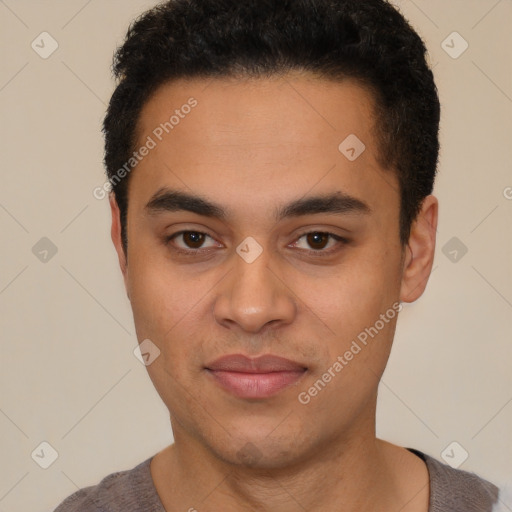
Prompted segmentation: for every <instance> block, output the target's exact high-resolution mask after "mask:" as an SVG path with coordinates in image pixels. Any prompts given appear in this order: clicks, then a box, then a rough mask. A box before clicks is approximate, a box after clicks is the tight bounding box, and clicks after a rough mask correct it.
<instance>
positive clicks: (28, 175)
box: [0, 0, 512, 512]
mask: <svg viewBox="0 0 512 512" xmlns="http://www.w3.org/2000/svg"><path fill="white" fill-rule="evenodd" d="M154 4H155V2H154V1H149V0H147V1H143V0H129V1H128V0H102V1H99V0H89V1H86V0H66V1H55V0H54V1H45V2H39V1H35V0H33V1H25V0H4V1H1V0H0V19H1V26H0V37H1V47H2V66H1V68H0V109H1V116H2V123H1V125H0V126H1V128H0V129H1V133H0V140H1V142H2V151H1V177H2V180H1V182H2V187H1V190H0V229H1V233H2V239H3V244H2V247H3V250H2V259H1V267H0V308H1V328H2V339H1V343H2V346H1V359H0V361H1V367H0V385H1V394H0V433H1V436H0V443H1V453H2V456H1V460H2V467H1V470H0V512H7V511H9V512H21V511H24V512H26V511H28V510H34V511H35V510H39V511H43V512H44V511H51V510H53V508H54V507H55V506H56V505H57V504H58V503H60V501H61V500H62V499H63V498H64V497H66V496H68V495H69V494H71V493H72V492H74V491H75V490H76V489H77V488H78V487H83V486H86V485H92V484H95V483H97V482H98V481H99V480H100V479H101V478H102V477H103V476H105V475H107V474H108V473H111V472H113V471H116V470H121V469H128V468H132V467H133V466H134V465H136V464H138V463H139V462H141V461H142V460H144V459H145V458H147V457H149V456H151V455H153V454H154V453H156V452H157V451H158V450H160V449H161V448H163V447H164V446H165V445H167V444H168V443H170V442H171V440H172V437H171V432H170V427H169V422H168V413H167V410H166V409H165V407H164V405H163V404H162V403H161V401H160V398H159V397H158V395H157V394H156V392H155V391H154V389H153V387H152V384H151V382H150V380H149V378H148V377H147V374H146V370H145V368H144V366H143V365H142V364H141V363H140V362H139V361H138V360H137V359H136V358H135V357H134V355H133V349H134V347H135V346H136V339H135V335H134V327H133V322H132V317H131V311H130V308H129V303H128V301H127V299H126V297H125V294H124V289H123V286H122V280H121V276H120V272H119V270H118V267H117V261H116V257H115V253H114V249H113V247H112V246H111V242H110V238H109V212H108V204H107V201H106V200H97V199H95V198H94V197H93V194H92V191H93V189H94V188H95V187H97V186H101V185H102V184H103V182H104V176H103V168H102V155H103V146H102V144H103V140H102V137H101V134H100V125H101V121H102V118H103V114H104V111H105V104H106V103H107V101H108V99H109V96H110V94H111V92H112V90H113V83H112V81H111V77H110V72H109V71H110V63H111V56H112V52H113V50H114V48H115V46H116V45H117V44H119V43H120V42H121V40H122V37H123V35H124V32H125V30H126V28H127V24H128V22H129V20H131V19H132V18H133V17H134V16H135V15H137V14H139V13H140V12H141V11H143V10H144V9H146V8H148V7H150V6H152V5H154ZM397 5H399V6H400V7H401V8H402V10H403V12H404V13H405V14H406V16H407V17H408V18H409V19H410V21H411V22H412V24H413V25H414V26H415V27H416V28H417V30H418V31H419V32H420V34H421V35H422V36H423V37H424V38H425V39H426V42H427V45H428V47H429V49H430V55H431V61H432V64H433V65H434V66H435V74H436V77H437V82H438V86H439V90H440V96H441V101H442V105H443V118H442V144H443V149H442V155H441V163H440V175H439V179H438V182H437V188H436V193H437V196H438V197H439V199H440V202H441V211H440V214H441V217H440V225H439V233H438V248H437V254H436V261H435V265H434V267H435V270H434V273H433V275H432V278H431V280H430V283H429V286H428V288H427V291H426V293H425V295H424V296H423V297H422V298H421V299H420V300H419V301H418V302H417V303H415V304H413V305H408V306H406V307H405V308H404V311H403V313H402V314H401V318H400V321H399V326H398V331H397V337H396V341H395V346H394V348H393V352H392V356H391V361H390V364H389V366H388V369H387V370H386V373H385V375H384V379H383V382H382V384H381V387H380V405H379V409H378V434H379V436H380V437H383V438H385V439H388V440H390V441H392V442H396V443H398V444H401V445H404V446H409V447H415V448H418V449H421V450H423V451H425V452H427V453H429V454H431V455H433V456H435V457H437V458H441V453H442V452H443V450H444V449H445V448H446V447H447V446H448V445H449V444H450V443H452V442H453V441H457V442H458V443H459V444H460V445H461V446H462V447H463V449H465V450H466V451H467V452H468V453H469V457H468V458H467V460H466V461H465V462H464V463H463V464H462V466H461V468H462V469H467V470H471V471H475V472H478V473H479V474H480V475H482V476H484V477H487V478H489V479H491V480H494V481H496V482H504V481H505V480H509V481H510V480H512V478H511V475H512V441H511V432H512V372H511V366H512V365H511V361H512V348H511V340H512V270H511V262H512V242H511V226H512V172H511V165H512V164H511V162H512V149H511V148H512V144H511V135H512V120H511V119H512V117H511V114H512V75H511V62H512V36H511V31H510V26H511V23H512V2H510V0H501V1H497V0H428V1H427V0H415V1H412V0H402V1H400V2H397ZM43 31H47V32H49V33H50V34H51V36H52V37H53V38H54V39H55V40H56V41H57V42H58V45H59V47H58V49H57V50H56V51H55V53H53V54H52V55H51V56H50V57H49V58H47V59H43V58H41V57H40V56H39V55H38V54H37V53H36V52H35V51H34V50H33V49H32V47H31V42H32V41H33V40H34V39H36V38H37V36H38V35H39V34H40V33H41V32H43ZM453 31H457V32H458V33H460V34H461V35H462V37H463V38H464V39H465V40H466V41H467V42H468V43H469V48H468V49H467V50H466V51H465V52H464V53H463V54H462V55H460V57H458V58H457V59H454V58H452V57H451V56H450V55H448V53H446V52H445V51H444V50H443V48H442V46H441V44H442V42H443V41H444V40H445V39H446V38H447V36H449V35H450V34H451V33H452V32H453ZM38 40H40V39H36V42H37V41H38ZM452 40H453V41H454V42H453V43H451V41H452ZM448 44H449V45H451V46H454V48H453V49H452V50H450V51H452V52H453V51H457V50H459V49H460V48H462V47H461V46H460V44H461V41H459V40H457V39H453V36H452V37H451V39H450V38H449V39H448ZM46 48H47V49H48V48H49V46H48V45H47V46H46ZM507 197H508V199H507ZM42 237H47V238H48V239H50V240H51V241H52V243H53V244H54V245H55V246H56V248H57V253H56V254H55V255H54V256H53V257H50V256H51V253H49V255H48V256H47V258H48V261H47V262H42V261H40V259H39V258H38V257H36V255H35V254H34V253H33V252H32V247H33V246H34V245H35V244H36V243H37V242H38V241H39V240H40V239H41V238H42ZM453 237H457V239H458V240H459V241H460V243H462V244H464V245H465V246H466V247H467V249H468V252H467V254H465V255H464V256H463V257H461V256H460V255H461V253H460V252H459V253H458V255H459V260H458V261H457V262H453V261H451V260H450V257H452V256H453V254H452V255H451V256H450V254H449V253H450V251H451V250H453V248H452V247H451V246H450V245H448V247H447V249H445V251H444V252H446V253H447V255H448V256H447V255H445V253H444V252H443V247H445V245H446V244H447V243H448V242H449V241H450V240H451V239H452V238H453ZM43 441H46V442H48V443H50V445H51V446H52V447H53V448H54V449H55V450H56V451H57V452H58V458H57V460H56V461H55V462H54V463H53V464H52V465H51V466H50V467H49V468H48V469H42V468H41V467H39V465H38V464H36V462H35V461H34V460H33V459H32V457H31V454H32V453H33V451H34V450H36V448H38V447H39V448H38V451H36V453H41V448H40V444H41V443H42V442H43ZM44 450H45V448H44V447H43V452H44ZM457 450H458V451H457ZM460 450H461V449H460V448H456V450H455V452H454V454H455V456H456V457H460V455H461V453H462V452H461V451H460ZM49 453H50V452H49V451H48V449H46V452H45V456H48V454H49ZM34 458H35V459H37V456H34ZM41 459H42V457H40V458H39V460H41ZM509 506H510V507H511V509H512V504H510V505H509Z"/></svg>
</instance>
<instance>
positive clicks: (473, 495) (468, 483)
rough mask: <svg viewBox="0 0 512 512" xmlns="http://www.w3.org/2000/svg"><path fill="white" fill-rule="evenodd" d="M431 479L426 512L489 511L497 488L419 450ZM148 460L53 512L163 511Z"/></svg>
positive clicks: (76, 495) (71, 498)
mask: <svg viewBox="0 0 512 512" xmlns="http://www.w3.org/2000/svg"><path fill="white" fill-rule="evenodd" d="M408 450H410V451H411V452H412V453H414V454H415V455H417V456H418V457H420V458H421V459H423V460H424V461H425V463H426V465H427V468H428V472H429V477H430V506H429V512H491V511H492V508H493V504H494V503H496V502H497V499H498V493H499V489H498V488H497V487H496V486H495V485H493V484H491V483H490V482H488V481H486V480H483V479H482V478H480V477H478V476H477V475H475V474H474V473H469V472H467V471H462V470H460V469H453V468H451V467H450V466H448V465H446V464H443V463H441V462H439V461H437V460H436V459H434V458H432V457H430V456H429V455H426V454H424V453H422V452H420V451H418V450H414V449H412V448H408ZM152 458H153V457H150V458H149V459H146V460H145V461H144V462H141V463H140V464H139V465H137V466H135V467H134V468H133V469H129V470H125V471H119V472H117V473H112V474H110V475H108V476H106V477H105V478H104V479H103V480H102V481H101V482H100V483H99V484H97V485H94V486H90V487H84V488H83V489H80V490H79V491H76V492H75V493H74V494H72V495H71V496H69V497H68V498H66V499H65V500H64V501H63V502H62V503H61V504H60V505H59V506H58V507H57V508H56V509H55V511H54V512H165V509H164V507H163V505H162V502H161V501H160V498H159V497H158V494H157V492H156V489H155V486H154V484H153V479H152V478H151V472H150V467H149V464H150V462H151V459H152Z"/></svg>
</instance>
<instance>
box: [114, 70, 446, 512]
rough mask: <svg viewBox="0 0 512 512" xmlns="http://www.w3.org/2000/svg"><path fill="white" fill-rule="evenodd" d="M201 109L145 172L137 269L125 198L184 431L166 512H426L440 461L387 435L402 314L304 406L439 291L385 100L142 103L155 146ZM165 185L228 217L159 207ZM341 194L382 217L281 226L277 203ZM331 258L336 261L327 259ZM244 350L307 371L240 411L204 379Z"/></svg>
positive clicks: (287, 95)
mask: <svg viewBox="0 0 512 512" xmlns="http://www.w3.org/2000/svg"><path fill="white" fill-rule="evenodd" d="M191 96H192V97H194V98H195V99H196V100H197V101H198V104H197V106H196V107H195V108H194V109H193V110H192V111H191V113H190V114H188V115H187V116H185V118H184V119H181V120H180V123H179V125H177V126H175V127H174V129H173V131H172V132H171V133H170V134H168V135H165V136H164V137H163V139H162V141H160V142H158V144H157V146H156V147H155V148H154V149H152V150H151V152H150V153H149V155H148V156H146V157H145V158H144V159H143V160H142V161H141V162H140V163H139V164H138V165H137V167H136V169H135V170H134V171H133V172H132V175H131V176H130V182H129V208H128V231H127V233H128V254H127V258H126V255H125V253H124V251H123V247H122V244H121V237H120V221H119V210H118V208H117V205H116V202H115V199H114V198H113V196H111V199H110V202H111V208H112V240H113V242H114V245H115V247H116V250H117V254H118V257H119V264H120V267H121V270H122V273H123V276H124V280H125V284H126V290H127V293H128V297H129V299H130V301H131V306H132V309H133V314H134V320H135V326H136V331H137V337H138V340H139V342H141V341H142V340H144V339H147V338H149V339H150V340H152V342H153V343H154V344H155V345H157V346H158V348H159V350H160V351H161V353H160V356H159V357H158V358H157V359H155V361H154V362H153V363H152V364H151V365H149V366H147V370H148V373H149V376H150V378H151V380H152V381H153V383H154V385H155V387H156V389H157V391H158V393H159V394H160V396H161V398H162V400H163V401H164V403H165V404H166V406H167V408H168V409H169V412H170V421H171V426H172V430H173V434H174V444H173V445H171V446H169V447H168V448H166V449H164V450H162V451H161V452H160V453H158V454H157V455H156V456H155V457H154V458H153V460H152V462H151V474H152V477H153V481H154V483H155V487H156V490H157V491H158V494H159V496H160V499H161V501H162V503H163V505H164V506H165V509H166V510H167V511H174V510H176V511H179V510H194V508H195V509H196V510H198V511H199V512H203V511H204V512H214V511H218V510H223V511H226V512H230V511H250V510H258V511H262V512H263V511H265V512H266V511H272V512H288V511H290V512H291V511H302V510H308V511H310V512H314V511H325V510H340V511H344V512H349V511H355V510H358V511H360V510H372V511H394V512H396V511H397V510H401V511H402V512H412V511H414V512H419V511H422V512H425V511H427V509H428V493H429V482H428V471H427V469H426V466H425V464H424V463H423V461H422V460H421V459H419V458H418V457H416V456H415V455H413V454H412V453H410V452H408V451H406V450H405V449H404V448H402V447H399V446H395V445H392V444H390V443H387V442H385V441H382V440H379V439H377V438H376V434H375V409H376V397H377V388H378V384H379V380H380V377H381V375H382V373H383V371H384V369H385V366H386V363H387V360H388V356H389V353H390V349H391V345H392V341H393V336H394V331H395V324H396V318H397V317H395V318H394V319H392V320H390V321H389V322H388V323H386V324H385V326H384V327H383V328H382V329H381V330H380V331H379V333H378V335H377V336H375V338H373V339H371V341H370V342H369V343H368V345H367V346H365V347H364V349H363V350H361V351H360V352H359V353H358V354H357V355H356V356H354V358H353V359H352V360H351V361H350V362H348V364H347V365H346V366H345V367H344V368H343V370H342V371H341V372H339V373H338V374H336V377H334V378H332V380H331V381H330V382H329V383H328V385H326V386H325V387H324V388H323V389H322V390H321V392H319V393H318V395H317V396H315V397H313V398H311V401H310V402H309V403H308V404H302V403H300V402H299V401H298V395H299V393H300V392H303V391H307V390H308V389H309V388H310V387H311V386H312V385H313V384H314V383H315V381H317V380H318V379H319V378H321V376H322V374H323V373H325V372H326V371H327V369H328V368H329V367H332V365H333V363H334V362H335V361H336V360H337V357H338V356H339V355H343V354H344V353H345V352H346V351H347V350H348V349H349V348H350V345H351V343H352V340H354V339H356V337H357V335H358V334H359V333H361V332H362V331H364V329H365V328H367V327H370V326H374V325H375V324H376V321H377V320H378V319H379V318H380V315H381V314H384V313H385V312H386V311H387V310H388V309H389V308H391V307H392V305H393V304H394V303H397V302H398V301H403V302H413V301H415V300H416V299H417V298H418V297H420V295H421V294H422V293H423V291H424V289H425V286H426V283H427V280H428V277H429V275H430V272H431V268H432V263H433V257H434V249H435V233H436V226H437V215H438V203H437V200H436V198H435V197H433V196H428V197H427V198H426V199H425V200H424V202H423V205H422V209H421V212H420V213H419V215H418V218H417V219H416V221H415V222H414V224H413V226H412V229H411V235H410V239H409V242H408V244H407V245H406V246H402V245H401V244H400V240H399V207H400V197H399V193H398V181H397V178H396V176H395V174H394V172H393V170H388V169H382V167H381V166H380V164H379V163H378V158H377V157H378V149H377V139H376V135H375V133H376V132H375V126H374V116H373V108H374V104H373V97H372V95H371V94H370V93H369V92H368V91H367V90H365V89H364V88H363V87H361V86H360V85H358V84H357V83H355V82H352V81H349V80H347V81H344V82H337V83H335V82H330V81H326V80H323V79H319V78H317V77H314V76H312V75H308V74H306V73H298V72H293V73H288V74H286V75H283V76H280V77H273V78H264V79H263V78H260V79H233V78H230V79H228V78H222V79H214V80H210V81H205V80H202V79H195V80H187V81H185V80H180V81H176V82H173V83H171V84H166V85H164V86H162V87H160V88H159V89H158V90H157V91H156V93H155V94H154V95H153V96H152V97H151V98H150V100H149V101H148V102H147V103H146V105H145V107H144V108H143V110H142V112H141V115H140V119H139V125H138V136H139V142H140V145H142V144H143V143H144V141H145V140H146V138H147V136H148V135H151V133H152V132H153V130H154V129H155V127H157V126H158V125H159V124H160V123H161V122H164V121H166V120H168V119H169V116H170V115H172V113H173V112H174V110H175V109H176V108H179V107H180V106H181V105H183V104H184V103H186V101H187V99H188V98H190V97H191ZM350 134H356V135H357V137H358V138H359V139H360V140H361V141H363V142H364V144H365V146H366V149H365V151H364V152H363V153H362V154H361V155H360V156H359V157H358V158H357V159H356V160H355V161H353V162H351V161H349V160H348V159H347V158H346V157H345V156H344V155H343V154H342V153H341V152H340V151H339V150H338V146H339V144H340V143H341V142H342V141H343V140H344V139H345V138H346V137H347V136H348V135H350ZM164 188H168V189H173V190H178V191H181V192H186V193H189V194H194V195H197V196H200V197H202V198H204V199H207V200H208V201H211V202H214V203H216V204H217V205H219V206H221V207H222V208H223V209H225V210H226V218H224V219H218V218H210V217H207V216H202V215H198V214H196V213H192V212H189V211H184V210H180V211H166V210H158V211H148V209H147V208H146V205H147V204H148V202H149V201H150V200H151V198H152V197H153V196H154V194H155V193H157V192H158V191H161V190H162V189H164ZM333 192H339V193H343V194H348V195H350V196H352V197H354V198H357V199H359V200H360V201H362V202H364V203H365V204H366V205H367V206H368V207H369V211H368V212H361V211H351V212H346V213H341V214H340V213H337V214H335V213H314V214H307V215H301V216H297V217H290V218H284V219H282V220H279V221H276V218H275V217H274V211H275V209H276V208H277V207H280V206H282V205H285V204H288V203H290V202H292V201H294V200H297V199H300V198H304V197H309V196H322V195H326V194H332V193H333ZM181 230H189V231H195V232H203V233H206V234H207V235H208V236H207V237H205V238H204V245H203V246H201V244H200V243H199V244H195V245H194V244H193V243H192V244H191V242H190V238H184V237H183V236H178V237H176V238H173V239H171V240H169V239H168V238H166V237H170V236H171V235H173V234H175V233H178V232H179V231H181ZM308 232H320V233H324V232H328V233H333V234H335V235H338V236H340V237H344V238H345V239H346V240H347V242H346V243H340V242H337V241H336V240H335V239H333V238H326V239H324V238H322V237H320V242H322V240H323V242H322V243H319V242H318V239H316V238H315V239H313V240H312V239H311V238H310V237H308V236H302V235H303V234H304V233H308ZM249 236H250V237H253V238H254V239H255V240H256V241H257V242H258V243H259V244H260V246H261V247H262V249H263V252H262V253H261V255H260V256H259V257H258V258H257V259H256V260H255V261H254V262H252V263H247V262H246V261H245V260H244V259H242V258H241V257H240V256H239V255H238V254H237V252H236V248H237V246H239V244H240V243H241V242H242V241H243V240H244V239H245V238H246V237H249ZM210 237H211V238H210ZM200 240H201V239H200ZM187 242H188V245H187ZM308 242H309V243H308ZM324 246H325V247H324ZM178 248H182V249H187V248H188V249H189V251H192V254H191V255H189V256H184V255H180V254H179V253H177V252H176V249H178ZM329 249H333V250H334V251H335V252H332V253H331V254H330V255H327V256H325V257H321V256H318V253H319V252H321V251H329ZM193 251H195V252H193ZM201 251H202V252H201ZM315 252H316V254H317V255H316V256H315V255H314V254H313V253H315ZM235 353H238V354H239V353H242V354H245V355H248V356H251V357H255V356H259V355H261V354H274V355H278V356H281V357H285V358H288V359H291V360H294V361H298V362H300V363H301V364H303V366H305V367H307V371H306V372H305V373H304V375H303V376H302V377H301V379H300V380H299V381H298V382H297V383H296V384H294V385H292V386H289V387H288V388H286V389H284V390H282V391H280V392H279V393H278V394H276V395H274V396H272V397H269V398H266V399H260V400H251V399H241V398H236V397H234V396H232V395H231V394H229V393H228V392H226V391H225V390H224V389H222V388H220V387H219V386H218V385H217V384H216V383H215V382H214V381H213V379H211V376H210V375H208V372H207V371H206V370H205V366H206V365H207V364H208V363H210V362H212V361H213V360H215V359H216V358H218V357H220V356H222V355H226V354H235ZM248 443H250V444H248Z"/></svg>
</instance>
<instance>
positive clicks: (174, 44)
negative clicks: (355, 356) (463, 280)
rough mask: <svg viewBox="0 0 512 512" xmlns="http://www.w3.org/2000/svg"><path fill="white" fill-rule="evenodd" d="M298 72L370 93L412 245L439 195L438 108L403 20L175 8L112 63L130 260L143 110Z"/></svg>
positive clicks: (277, 8) (294, 6) (341, 2)
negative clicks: (178, 85) (198, 89)
mask: <svg viewBox="0 0 512 512" xmlns="http://www.w3.org/2000/svg"><path fill="white" fill-rule="evenodd" d="M292 70H299V71H309V72H312V73H314V74H315V75H317V76H318V77H320V78H326V79H334V80H340V81H341V80H343V79H346V78H350V79H355V80H357V81H358V82H359V83H361V84H362V85H364V86H366V87H367V88H368V89H369V90H370V91H371V92H372V93H373V96H374V100H375V104H376V109H375V116H376V117H375V120H376V129H377V134H378V141H379V155H378V157H379V163H380V164H381V165H382V166H383V167H384V168H386V169H393V170H394V172H396V173H397V177H398V182H399V188H400V197H401V200H400V233H399V236H400V241H401V243H402V244H403V245H405V244H406V243H407V241H408V239H409V235H410V229H411V224H412V222H413V221H414V220H415V218H416V217H417V215H418V212H419V210H420V209H421V204H422V202H423V199H424V198H425V197H426V196H427V195H429V194H431V193H432V189H433V185H434V179H435V175H436V170H437V162H438V155H439V118H440V105H439V98H438V93H437V88H436V85H435V83H434V77H433V74H432V71H431V69H430V68H429V66H428V64H427V61H426V48H425V44H424V43H423V41H422V39H421V37H420V36H419V35H418V34H417V33H416V32H415V31H414V29H413V28H412V27H411V26H410V25H409V23H408V22H407V20H406V19H405V18H404V17H403V16H402V14H401V13H400V12H399V11H398V10H397V9H396V8H395V7H394V6H392V5H391V4H390V3H389V2H388V1H386V0H170V1H166V2H164V3H161V4H159V5H157V6H156V7H154V8H152V9H150V10H149V11H147V12H145V13H143V14H142V15H141V16H140V17H139V18H138V19H136V20H135V21H134V22H133V23H132V24H131V26H130V27H129V29H128V32H127V34H126V39H125V41H124V43H123V44H122V46H120V47H119V48H118V49H117V51H116V53H115V56H114V62H113V72H114V76H115V78H116V79H117V87H116V89H115V91H114V93H113V95H112V97H111V100H110V103H109V106H108V110H107V113H106V116H105V119H104V123H103V132H104V135H105V167H106V171H107V176H108V179H109V181H110V184H111V185H113V193H114V194H115V198H116V201H117V203H118V205H119V209H120V212H121V228H122V241H123V247H124V249H125V252H126V249H127V236H126V222H127V208H128V181H129V175H128V176H126V178H124V179H122V180H119V174H118V175H117V176H116V173H118V171H119V170H120V169H121V168H123V166H124V167H125V168H126V162H128V161H129V159H130V157H131V156H132V154H133V151H134V150H135V144H136V143H137V140H136V138H137V122H138V119H139V116H140V112H141V109H142V107H143V106H144V105H145V103H146V102H147V101H148V100H149V98H150V97H151V95H152V94H153V93H154V92H155V91H156V90H157V88H158V87H159V86H161V85H163V84H164V83H167V82H170V81H172V80H175V79H180V78H215V77H237V76H239V77H269V76H273V75H279V74H284V73H286V72H287V71H292ZM340 142H341V141H340ZM124 174H126V173H123V175H124ZM116 177H117V180H116Z"/></svg>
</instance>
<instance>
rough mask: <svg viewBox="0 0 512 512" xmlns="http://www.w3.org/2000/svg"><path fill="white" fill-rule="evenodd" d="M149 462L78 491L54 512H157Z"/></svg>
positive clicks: (114, 474) (159, 509)
mask: <svg viewBox="0 0 512 512" xmlns="http://www.w3.org/2000/svg"><path fill="white" fill-rule="evenodd" d="M150 462H151V458H149V459H146V460H145V461H143V462H141V463H140V464H138V465H137V466H135V467H134V468H132V469H128V470H125V471H118V472H116V473H111V474H110V475H108V476H106V477H104V478H103V479H102V480H101V481H100V482H99V483H98V484H97V485H92V486H89V487H84V488H82V489H79V490H78V491H76V492H75V493H73V494H72V495H70V496H68V497H67V498H66V499H65V500H64V501H63V502H62V503H61V504H60V505H59V506H58V507H57V508H56V509H55V510H54V512H125V511H126V510H130V511H132V510H133V511H134V512H135V511H139V510H140V511H144V512H150V511H151V512H160V511H162V510H163V509H162V508H160V507H161V504H160V502H159V499H158V495H157V493H156V490H155V488H154V485H153V480H152V478H151V473H150V466H149V464H150Z"/></svg>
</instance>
